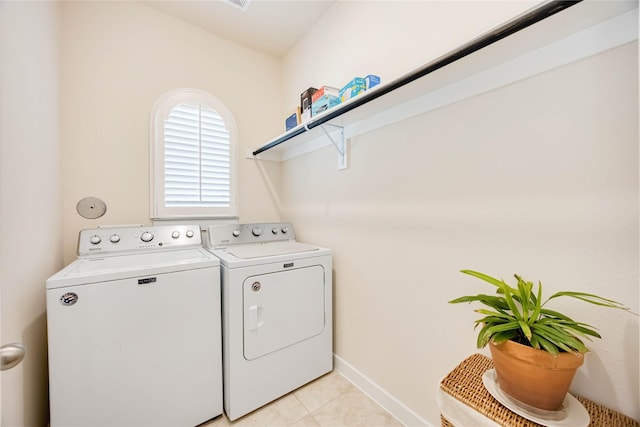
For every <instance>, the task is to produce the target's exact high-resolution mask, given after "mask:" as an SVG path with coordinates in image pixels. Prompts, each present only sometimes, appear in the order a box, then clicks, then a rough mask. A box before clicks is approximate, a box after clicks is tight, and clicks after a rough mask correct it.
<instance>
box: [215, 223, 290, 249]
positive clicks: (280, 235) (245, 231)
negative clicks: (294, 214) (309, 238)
mask: <svg viewBox="0 0 640 427" xmlns="http://www.w3.org/2000/svg"><path fill="white" fill-rule="evenodd" d="M207 234H208V235H207V241H206V243H205V244H206V246H207V247H209V248H217V247H220V246H227V245H234V244H246V243H267V242H278V241H283V240H295V239H296V233H295V231H294V230H293V226H292V225H291V224H290V223H288V222H268V223H255V224H226V225H212V226H209V228H208V229H207Z"/></svg>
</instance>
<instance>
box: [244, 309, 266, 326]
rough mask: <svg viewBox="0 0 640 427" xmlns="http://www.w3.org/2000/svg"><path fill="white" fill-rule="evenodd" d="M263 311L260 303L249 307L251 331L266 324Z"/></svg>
mask: <svg viewBox="0 0 640 427" xmlns="http://www.w3.org/2000/svg"><path fill="white" fill-rule="evenodd" d="M263 311H264V308H263V307H261V306H259V305H252V306H250V307H249V324H248V325H247V326H248V329H249V330H250V331H255V330H257V329H258V328H259V327H261V326H262V325H264V320H262V318H263Z"/></svg>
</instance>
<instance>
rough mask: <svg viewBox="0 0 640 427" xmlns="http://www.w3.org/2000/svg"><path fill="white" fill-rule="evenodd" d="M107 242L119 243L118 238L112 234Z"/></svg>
mask: <svg viewBox="0 0 640 427" xmlns="http://www.w3.org/2000/svg"><path fill="white" fill-rule="evenodd" d="M109 241H110V242H111V243H118V242H119V241H120V236H118V235H117V234H114V235H112V236H111V237H109Z"/></svg>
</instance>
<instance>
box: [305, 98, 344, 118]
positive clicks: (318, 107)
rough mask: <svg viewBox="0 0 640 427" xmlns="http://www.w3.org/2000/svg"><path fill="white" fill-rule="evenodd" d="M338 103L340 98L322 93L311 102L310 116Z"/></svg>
mask: <svg viewBox="0 0 640 427" xmlns="http://www.w3.org/2000/svg"><path fill="white" fill-rule="evenodd" d="M338 104H340V98H338V97H337V96H333V95H324V96H322V97H320V99H318V100H317V101H316V102H314V103H313V104H311V117H315V116H317V115H318V114H320V113H322V112H324V111H327V110H328V109H330V108H333V107H335V106H336V105H338Z"/></svg>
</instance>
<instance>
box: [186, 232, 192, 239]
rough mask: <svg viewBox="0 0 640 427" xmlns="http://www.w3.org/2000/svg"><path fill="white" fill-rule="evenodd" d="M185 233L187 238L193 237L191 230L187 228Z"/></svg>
mask: <svg viewBox="0 0 640 427" xmlns="http://www.w3.org/2000/svg"><path fill="white" fill-rule="evenodd" d="M185 234H186V235H187V237H188V238H192V237H193V230H187V232H186V233H185Z"/></svg>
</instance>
